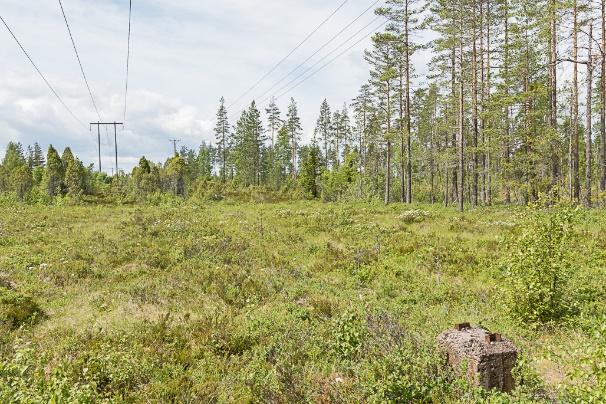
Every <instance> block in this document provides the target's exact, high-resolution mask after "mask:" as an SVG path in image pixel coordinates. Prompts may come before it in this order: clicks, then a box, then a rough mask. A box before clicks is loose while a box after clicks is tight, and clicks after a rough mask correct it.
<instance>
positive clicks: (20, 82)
mask: <svg viewBox="0 0 606 404" xmlns="http://www.w3.org/2000/svg"><path fill="white" fill-rule="evenodd" d="M2 3H3V5H2V8H3V10H2V15H3V17H4V18H5V19H6V20H7V22H8V23H9V24H10V25H11V27H12V28H13V30H14V31H15V34H16V35H17V36H18V37H19V39H20V40H21V41H22V43H23V45H24V46H25V47H26V48H27V49H28V51H29V52H30V54H31V56H32V58H33V59H34V61H35V62H36V63H37V64H38V66H39V67H40V69H41V70H42V71H43V72H44V73H45V75H46V76H47V78H48V79H49V81H50V82H51V83H52V85H53V86H54V87H55V88H56V90H57V91H58V92H59V94H60V95H61V96H62V97H63V98H64V100H65V102H66V103H67V104H68V106H69V107H70V108H71V109H72V110H73V111H74V113H75V114H76V115H77V116H78V117H79V118H80V119H81V120H82V121H84V122H85V123H86V124H88V122H89V121H96V120H97V119H98V118H97V117H96V114H95V113H94V110H93V108H92V105H91V101H90V98H89V96H88V93H87V91H86V87H85V86H84V83H83V81H82V78H81V76H80V70H79V67H78V64H77V62H76V60H75V57H74V54H73V49H72V47H71V43H70V41H69V37H68V36H67V32H66V28H65V25H64V21H63V18H62V16H61V13H60V10H59V7H58V5H57V4H56V2H52V1H48V0H31V1H27V2H23V1H22V0H2ZM340 3H341V1H326V0H306V1H305V2H301V1H297V0H265V1H252V0H223V1H220V2H216V1H210V0H179V1H178V2H174V1H168V0H146V1H134V2H133V37H132V59H131V76H130V91H129V97H128V110H127V122H126V124H127V125H126V130H125V131H124V132H121V133H119V135H118V138H119V140H118V144H119V151H120V165H121V166H124V167H125V168H130V167H131V166H132V165H133V164H135V163H136V162H137V161H138V158H139V157H140V156H141V155H146V156H148V157H150V158H152V159H154V160H156V161H160V160H163V159H165V158H166V157H167V156H168V155H170V154H171V152H172V145H171V144H170V143H169V142H168V139H169V138H178V139H183V144H184V145H186V146H189V147H196V146H197V145H199V144H200V143H201V142H202V141H210V140H212V139H213V135H212V130H213V127H214V120H215V112H216V108H217V106H218V100H219V98H220V97H221V96H225V97H226V99H227V103H228V104H229V103H230V100H232V101H233V100H234V99H235V98H236V97H237V96H238V95H240V94H241V93H242V92H243V91H245V90H246V89H247V88H248V87H250V85H251V84H252V83H254V82H255V81H256V80H257V79H258V78H259V77H261V76H262V75H263V74H264V73H265V72H267V70H268V69H269V68H270V67H271V66H273V65H274V64H275V63H276V62H277V61H278V60H280V59H281V58H282V57H283V56H284V55H286V54H287V53H288V52H289V51H290V50H291V49H292V48H293V47H294V46H295V45H296V44H297V43H299V42H300V41H301V40H302V39H303V38H304V37H305V36H306V35H307V33H309V32H310V31H311V30H312V29H313V28H314V27H315V26H316V25H317V24H318V23H319V22H320V21H322V20H323V19H324V18H326V16H328V15H329V14H330V13H331V12H332V11H333V10H334V9H335V8H336V7H337V5H338V4H340ZM370 3H371V1H370V0H351V1H350V2H349V3H348V4H347V5H346V6H345V7H343V9H342V10H341V11H339V13H337V14H336V15H335V17H334V18H333V19H332V20H331V21H330V22H329V23H328V24H327V25H326V26H325V27H324V28H322V29H321V30H320V31H318V33H317V34H316V35H314V36H313V37H312V38H311V40H310V41H309V42H308V43H306V44H305V45H304V46H303V47H301V49H299V50H298V51H297V52H295V54H293V55H292V57H291V58H289V60H288V61H286V62H285V63H284V64H283V66H281V67H280V68H279V69H277V70H276V71H275V72H274V74H272V75H271V77H270V78H269V79H268V80H267V81H266V82H264V83H263V84H262V85H261V86H259V88H257V89H256V90H255V91H253V92H252V93H251V94H250V96H249V97H246V98H248V100H247V101H246V103H248V102H250V100H251V99H252V98H253V95H260V94H261V93H263V92H264V91H265V90H266V89H267V88H268V87H270V86H271V84H273V83H274V82H275V81H277V80H278V79H280V78H281V77H282V76H283V75H284V74H286V73H288V72H289V71H290V70H291V69H292V68H293V67H295V66H296V65H297V64H299V63H300V62H301V61H302V60H304V59H305V58H306V57H307V56H308V55H309V54H311V53H312V52H313V51H314V50H315V49H317V48H318V47H319V46H320V45H322V44H323V43H324V42H325V41H326V40H327V39H328V38H330V37H331V36H332V35H334V33H336V32H337V31H339V30H340V29H341V28H342V27H343V26H345V25H346V24H347V23H349V22H350V21H351V20H353V19H354V18H355V17H356V16H358V14H359V13H360V12H361V11H362V10H364V9H365V8H367V7H368V6H369V4H370ZM64 6H65V9H66V13H67V15H68V18H69V20H70V24H71V28H72V32H73V34H74V37H75V39H76V43H77V45H78V48H79V51H80V56H81V59H82V62H83V64H84V67H85V70H86V73H87V76H88V79H89V82H90V84H91V87H92V89H93V91H94V94H95V98H96V101H97V105H98V106H99V109H100V112H101V115H102V118H103V119H104V120H109V121H114V120H122V116H123V108H124V78H125V77H124V76H125V61H126V30H127V18H128V1H127V0H107V1H103V2H100V1H96V0H66V1H64ZM373 18H374V16H373V15H372V13H371V12H369V13H368V14H367V15H366V16H365V18H361V19H360V20H359V21H358V23H356V24H354V26H352V27H351V28H350V29H349V30H348V31H346V32H345V33H344V36H343V37H342V38H340V39H339V40H337V41H336V42H335V44H337V43H339V42H340V41H341V40H343V39H344V38H345V35H347V36H349V35H351V34H352V33H353V32H355V31H357V30H358V29H360V28H361V27H363V26H364V25H366V24H367V23H368V22H369V21H370V20H371V19H373ZM2 28H3V27H2ZM0 31H1V32H0V38H1V39H0V60H2V62H3V63H2V64H0V122H2V124H1V125H0V148H4V146H5V144H6V143H7V142H8V141H11V140H19V141H21V142H23V143H26V144H31V143H33V142H35V141H38V142H40V143H41V144H43V145H48V144H49V143H52V144H53V145H55V146H57V147H59V148H62V147H64V146H67V145H70V146H72V148H73V149H74V151H75V152H76V153H77V154H79V155H80V156H81V157H82V158H83V159H84V160H85V161H86V162H96V160H97V158H96V152H97V146H96V134H95V133H90V132H89V130H88V128H82V127H81V125H79V124H78V123H77V122H76V121H75V120H74V119H73V118H72V117H71V116H70V115H69V114H68V113H67V112H66V111H65V109H64V108H63V107H62V106H61V104H60V103H59V102H58V101H57V100H56V99H55V98H54V96H53V95H52V94H51V93H50V91H48V89H47V88H46V86H45V84H44V82H43V81H42V80H41V79H40V78H39V77H38V76H37V75H36V73H35V71H34V70H33V69H32V67H31V65H30V64H29V62H28V61H27V60H26V59H25V57H24V56H23V54H22V53H21V51H20V50H19V48H18V47H17V46H16V44H15V43H14V42H13V41H12V38H10V36H9V35H8V33H7V32H5V30H4V29H0ZM365 46H368V42H365V43H362V44H360V45H359V46H357V47H356V48H355V49H353V50H351V52H349V53H348V54H347V55H345V56H344V57H343V58H341V59H339V60H338V61H336V62H335V63H334V65H333V66H331V67H329V68H327V69H325V70H324V71H323V72H322V73H320V74H318V75H317V76H315V77H313V78H312V79H310V80H309V81H307V82H306V83H305V84H304V85H302V86H300V87H299V88H297V89H296V90H295V91H293V92H292V94H288V95H287V96H285V97H283V98H282V99H281V100H280V107H281V109H282V111H283V112H285V111H286V108H287V105H288V101H289V98H290V96H293V97H295V99H296V100H297V102H298V104H299V110H300V113H301V117H302V122H303V126H304V130H305V133H306V134H311V133H312V132H313V125H314V123H315V119H316V114H317V111H318V109H319V105H320V103H321V101H322V99H323V98H324V97H327V98H329V102H331V104H333V105H334V106H335V107H339V108H340V107H341V106H342V104H343V102H344V101H349V100H350V99H351V98H352V97H353V96H354V95H355V93H356V91H357V89H358V86H359V85H360V84H362V83H363V82H364V81H365V80H366V75H367V70H368V69H367V66H366V65H365V63H364V61H363V58H362V51H363V49H364V47H365ZM330 49H332V47H328V48H327V49H326V51H328V50H330ZM319 56H320V55H318V57H319ZM315 60H317V59H316V58H314V59H312V60H311V61H310V62H309V63H310V64H312V63H314V62H315ZM246 103H244V102H243V103H242V104H246ZM261 107H263V106H261ZM230 112H231V113H233V112H235V111H233V110H232V111H230ZM108 138H109V139H108ZM111 138H112V136H110V135H109V134H108V135H106V134H105V133H102V143H103V145H102V149H103V150H102V152H103V154H104V160H107V162H104V164H105V166H107V167H110V166H111V163H112V162H113V155H112V153H113V143H112V141H111Z"/></svg>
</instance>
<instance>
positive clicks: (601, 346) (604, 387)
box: [562, 316, 606, 403]
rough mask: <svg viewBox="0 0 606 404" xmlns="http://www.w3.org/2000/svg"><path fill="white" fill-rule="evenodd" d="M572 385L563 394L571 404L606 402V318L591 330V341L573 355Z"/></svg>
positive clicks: (565, 399)
mask: <svg viewBox="0 0 606 404" xmlns="http://www.w3.org/2000/svg"><path fill="white" fill-rule="evenodd" d="M572 358H573V360H574V361H575V364H574V367H573V370H572V371H571V372H570V374H569V377H570V378H571V380H572V383H571V384H570V385H568V386H566V387H565V388H564V389H563V392H562V399H563V400H564V401H566V402H571V403H603V402H606V316H604V317H602V319H601V322H600V323H599V324H597V325H595V326H594V327H593V329H592V330H591V335H590V340H589V341H588V342H586V343H585V344H584V346H582V347H580V348H579V349H578V350H577V351H575V352H573V353H572Z"/></svg>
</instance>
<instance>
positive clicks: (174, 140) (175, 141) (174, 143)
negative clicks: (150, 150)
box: [168, 139, 181, 156]
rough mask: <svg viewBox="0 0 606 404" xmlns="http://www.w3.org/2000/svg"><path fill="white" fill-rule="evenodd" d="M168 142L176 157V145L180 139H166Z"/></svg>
mask: <svg viewBox="0 0 606 404" xmlns="http://www.w3.org/2000/svg"><path fill="white" fill-rule="evenodd" d="M168 141H169V142H172V144H173V149H174V151H175V154H174V155H175V156H176V155H177V143H179V142H181V139H168Z"/></svg>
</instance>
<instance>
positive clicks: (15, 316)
mask: <svg viewBox="0 0 606 404" xmlns="http://www.w3.org/2000/svg"><path fill="white" fill-rule="evenodd" d="M41 316H42V310H41V309H40V307H39V306H38V304H37V303H36V302H35V301H34V300H33V299H32V298H31V297H29V296H25V295H22V294H20V293H18V292H16V291H14V290H11V289H9V288H6V287H4V286H1V285H0V324H4V325H7V326H8V327H12V328H17V327H20V326H21V325H24V324H27V323H28V322H33V321H35V320H36V319H37V318H39V317H41Z"/></svg>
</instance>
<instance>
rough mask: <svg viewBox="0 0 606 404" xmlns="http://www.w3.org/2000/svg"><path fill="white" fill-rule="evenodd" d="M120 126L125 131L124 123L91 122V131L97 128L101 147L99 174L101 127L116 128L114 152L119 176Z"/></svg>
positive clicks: (99, 143)
mask: <svg viewBox="0 0 606 404" xmlns="http://www.w3.org/2000/svg"><path fill="white" fill-rule="evenodd" d="M118 125H122V129H124V124H123V123H122V122H91V124H90V130H92V128H93V126H96V127H97V144H98V146H99V172H101V126H113V127H114V152H115V157H116V175H118V174H119V171H118Z"/></svg>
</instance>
